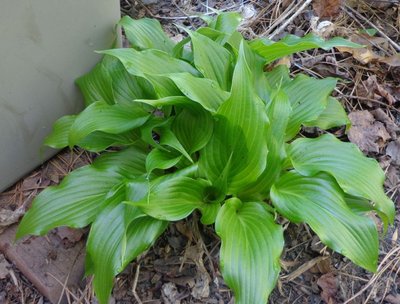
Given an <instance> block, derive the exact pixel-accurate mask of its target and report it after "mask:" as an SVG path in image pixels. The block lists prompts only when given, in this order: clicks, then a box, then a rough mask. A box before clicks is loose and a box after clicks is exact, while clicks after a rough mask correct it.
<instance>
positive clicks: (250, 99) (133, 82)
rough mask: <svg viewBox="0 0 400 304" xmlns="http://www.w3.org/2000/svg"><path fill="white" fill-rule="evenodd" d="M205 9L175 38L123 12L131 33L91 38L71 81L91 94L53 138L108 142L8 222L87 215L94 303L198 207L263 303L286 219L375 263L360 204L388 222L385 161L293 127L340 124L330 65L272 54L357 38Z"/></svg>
mask: <svg viewBox="0 0 400 304" xmlns="http://www.w3.org/2000/svg"><path fill="white" fill-rule="evenodd" d="M208 21H209V23H208V26H207V27H202V28H200V29H198V30H196V31H191V30H186V31H187V34H188V37H187V38H186V39H184V40H183V41H182V42H179V43H174V42H173V41H172V40H170V39H169V38H168V36H167V35H166V34H165V33H164V32H163V31H162V29H161V26H160V24H159V23H158V22H157V21H156V20H152V19H140V20H133V19H130V18H128V17H124V18H122V20H121V21H120V25H121V26H122V28H123V30H124V32H125V34H126V37H127V39H128V40H129V42H130V44H131V48H124V49H122V48H120V49H111V50H106V51H101V52H99V53H101V54H103V55H104V57H103V59H102V61H101V62H100V63H99V64H97V65H96V66H95V67H94V69H93V70H92V71H91V72H89V73H88V74H86V75H84V76H82V77H81V78H79V79H78V80H77V84H78V86H79V87H80V89H81V91H82V93H83V95H84V98H85V103H86V108H85V109H84V110H83V111H82V112H81V113H80V114H78V115H70V116H64V117H62V118H61V119H59V120H58V121H57V122H56V123H55V126H54V130H53V132H52V134H51V135H50V136H49V137H48V138H47V139H46V144H47V145H49V146H51V147H54V148H63V147H74V146H79V147H82V148H83V149H86V150H88V151H93V152H102V153H101V155H100V156H98V157H97V158H96V160H95V161H94V162H93V164H91V165H88V166H85V167H82V168H80V169H77V170H75V171H74V172H72V173H70V174H69V175H68V176H67V177H65V178H64V180H63V181H62V182H61V184H60V185H58V186H53V187H49V188H47V189H46V190H44V191H43V192H42V193H41V194H40V195H39V196H37V198H36V199H35V201H34V202H33V205H32V207H31V209H30V210H29V211H28V212H27V213H26V215H25V216H24V218H23V220H22V222H21V224H20V226H19V229H18V233H17V237H18V238H21V237H22V236H25V235H27V234H34V235H43V234H45V233H47V232H48V231H49V230H51V229H53V228H55V227H57V226H69V227H76V228H78V227H85V226H87V225H90V232H89V236H88V240H87V259H86V262H87V263H86V273H87V274H88V275H90V274H92V275H94V279H93V285H94V289H95V292H96V295H97V297H98V299H99V301H100V303H103V304H105V303H107V301H108V298H109V295H110V293H111V290H112V285H113V278H114V276H116V275H117V274H118V273H119V272H121V271H122V270H123V269H124V268H125V267H126V266H127V265H128V263H130V262H131V261H132V260H133V259H134V258H135V257H137V256H138V255H139V254H140V253H142V252H143V251H145V250H146V249H148V248H149V247H150V246H151V245H152V244H154V242H155V241H156V239H157V238H158V237H159V236H160V235H161V234H162V233H163V232H164V231H165V229H166V228H167V226H168V223H169V222H171V221H172V222H173V221H179V220H181V219H184V218H186V217H188V216H190V215H191V214H192V213H193V212H199V214H200V215H201V216H200V220H201V223H202V224H204V225H215V230H216V233H217V234H218V236H219V237H220V238H221V249H220V268H221V272H222V274H223V277H224V280H225V282H226V284H227V285H228V286H229V287H230V288H231V289H232V290H233V292H234V296H235V300H236V302H235V303H242V304H258V303H260V304H264V303H266V302H267V300H268V296H269V294H270V293H271V291H272V289H273V288H274V286H275V284H276V281H277V279H278V275H279V271H280V264H279V258H280V255H281V253H282V250H283V247H284V238H283V230H282V227H281V225H279V224H278V222H279V221H280V222H281V220H280V219H282V218H286V219H288V220H289V221H291V222H293V223H296V224H298V223H306V224H308V225H309V226H310V228H311V229H312V230H313V231H314V232H315V233H316V234H317V235H318V236H319V238H320V239H321V241H322V242H323V243H324V244H325V245H327V246H328V247H329V248H331V249H332V250H334V251H336V252H339V253H341V254H342V255H344V256H346V257H347V258H349V259H350V260H351V261H353V262H354V263H355V264H357V265H359V266H361V267H363V268H365V269H367V270H369V271H375V270H376V268H377V260H378V232H377V228H376V226H375V224H374V221H373V220H372V219H371V218H370V217H369V216H368V215H367V213H369V212H376V213H377V214H378V215H379V216H380V217H381V219H382V220H383V222H384V224H385V226H386V225H388V224H389V223H391V222H392V221H393V218H394V205H393V203H392V201H391V200H390V199H389V198H388V197H387V196H386V195H385V193H384V191H383V187H382V185H383V181H384V173H383V172H382V170H381V169H380V167H379V165H378V163H377V162H376V161H375V160H373V159H369V158H366V157H365V156H363V154H362V153H361V152H360V151H359V150H358V148H357V147H356V146H355V145H353V144H351V143H348V142H342V141H340V140H339V139H337V138H336V137H335V136H334V135H331V134H329V133H327V132H325V134H324V135H322V136H320V137H316V138H304V137H302V136H299V134H298V133H299V131H300V130H301V128H302V126H314V127H319V128H320V129H322V130H327V129H330V128H333V127H338V126H348V125H349V120H348V119H347V116H346V114H345V112H344V110H343V108H342V106H341V104H340V103H339V102H338V101H337V100H336V99H335V98H333V97H331V96H330V95H331V92H332V90H333V89H334V88H335V85H336V81H337V79H334V78H326V79H315V78H312V77H309V76H306V75H297V76H296V77H292V76H291V75H290V74H289V71H288V69H287V67H286V66H282V65H278V66H276V67H275V68H272V69H270V68H268V69H267V68H266V67H267V66H270V64H271V63H272V62H273V61H275V60H276V59H279V58H281V57H283V56H287V55H290V54H292V53H295V52H298V51H303V50H307V49H311V48H324V49H329V48H332V47H335V46H350V47H357V45H354V44H352V43H351V42H348V41H346V40H344V39H341V38H334V39H331V40H329V41H324V40H322V39H320V38H318V37H316V36H313V35H307V36H305V37H303V38H299V37H296V36H287V37H286V38H284V39H282V40H280V41H278V42H274V41H270V40H267V39H256V40H252V41H248V40H246V39H244V38H243V37H242V35H241V34H240V33H239V32H237V31H236V27H237V26H238V24H239V22H240V17H239V16H238V15H237V14H235V13H226V14H221V15H219V16H218V17H217V18H215V19H213V20H208Z"/></svg>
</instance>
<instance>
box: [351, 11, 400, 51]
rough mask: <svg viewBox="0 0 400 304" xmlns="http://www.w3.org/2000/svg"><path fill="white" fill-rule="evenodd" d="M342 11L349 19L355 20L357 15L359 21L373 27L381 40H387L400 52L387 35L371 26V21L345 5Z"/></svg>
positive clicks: (372, 25) (373, 25) (398, 46)
mask: <svg viewBox="0 0 400 304" xmlns="http://www.w3.org/2000/svg"><path fill="white" fill-rule="evenodd" d="M343 10H344V11H345V12H346V13H347V14H349V16H350V17H352V18H353V19H355V16H354V15H357V17H359V18H360V19H362V20H363V21H364V22H366V23H368V25H369V26H371V27H373V28H374V29H375V30H376V31H377V32H378V33H379V34H380V35H381V36H382V37H383V38H385V39H387V41H389V43H390V44H391V45H392V46H393V47H394V48H395V49H396V50H398V51H400V45H398V44H397V43H396V42H394V41H393V40H392V39H390V37H389V36H388V35H386V34H385V33H384V32H383V31H382V30H381V29H380V28H379V27H377V26H376V25H375V24H373V23H372V22H371V21H369V20H368V19H367V18H365V17H364V16H363V15H361V14H360V13H359V12H357V11H356V10H355V9H353V8H351V7H350V6H347V5H345V7H344V8H343Z"/></svg>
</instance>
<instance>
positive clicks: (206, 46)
mask: <svg viewBox="0 0 400 304" xmlns="http://www.w3.org/2000/svg"><path fill="white" fill-rule="evenodd" d="M189 35H190V38H191V40H192V45H193V53H194V64H195V66H196V68H197V69H198V70H199V71H200V73H202V74H203V76H204V77H206V78H209V79H211V80H214V81H216V82H217V83H218V84H219V86H220V87H221V88H222V89H223V90H225V91H228V90H229V89H230V84H231V77H232V59H231V54H230V53H229V51H228V50H227V49H225V48H224V47H223V46H221V45H219V44H218V43H216V42H215V41H213V40H211V39H209V38H207V37H206V36H203V35H201V34H199V33H196V32H189Z"/></svg>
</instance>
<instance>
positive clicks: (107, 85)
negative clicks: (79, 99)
mask: <svg viewBox="0 0 400 304" xmlns="http://www.w3.org/2000/svg"><path fill="white" fill-rule="evenodd" d="M112 82H113V79H112V78H111V76H110V73H109V69H108V67H107V66H105V65H104V62H103V61H101V62H99V63H98V64H96V66H95V67H94V68H93V69H92V70H91V71H90V72H89V73H87V74H85V75H83V76H81V77H79V78H78V79H77V80H76V84H77V85H78V86H79V88H80V89H81V92H82V94H83V97H84V100H85V105H86V106H88V105H90V104H92V103H93V102H95V101H99V100H103V101H105V102H106V103H108V104H114V103H115V101H114V93H113V88H112Z"/></svg>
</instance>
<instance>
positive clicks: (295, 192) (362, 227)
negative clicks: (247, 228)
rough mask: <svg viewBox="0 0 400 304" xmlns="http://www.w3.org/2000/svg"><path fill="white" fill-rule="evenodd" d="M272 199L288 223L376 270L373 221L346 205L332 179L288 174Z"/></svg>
mask: <svg viewBox="0 0 400 304" xmlns="http://www.w3.org/2000/svg"><path fill="white" fill-rule="evenodd" d="M271 200H272V202H273V204H274V206H275V207H276V209H277V210H278V211H279V213H280V214H282V215H283V216H284V217H286V218H287V219H289V220H290V221H292V222H295V223H300V222H306V223H307V224H309V225H310V227H311V228H312V230H314V231H315V232H316V233H317V234H318V236H319V238H320V239H321V241H322V242H323V243H324V244H326V245H327V246H328V247H330V248H331V249H333V250H335V251H337V252H339V253H341V254H343V255H344V256H346V257H348V258H349V259H350V260H352V261H353V262H354V263H356V264H357V265H359V266H361V267H364V268H365V269H367V270H369V271H372V272H375V271H376V268H377V263H378V251H379V243H378V232H377V228H376V226H375V224H374V221H373V220H372V219H371V218H369V217H366V216H360V215H358V214H356V213H354V212H353V211H352V210H351V209H350V208H349V207H348V206H347V204H346V202H345V199H344V193H343V191H342V190H341V189H340V187H339V185H338V184H337V183H336V181H335V180H334V179H333V178H332V177H331V176H329V175H327V174H326V173H320V174H317V175H315V176H311V177H307V176H302V175H300V174H298V173H296V172H288V173H286V174H284V175H283V176H282V177H281V178H280V179H279V180H278V181H277V182H276V183H275V185H274V186H273V187H272V189H271Z"/></svg>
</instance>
